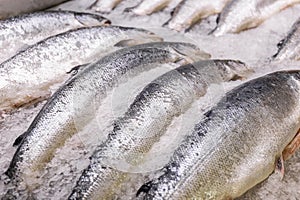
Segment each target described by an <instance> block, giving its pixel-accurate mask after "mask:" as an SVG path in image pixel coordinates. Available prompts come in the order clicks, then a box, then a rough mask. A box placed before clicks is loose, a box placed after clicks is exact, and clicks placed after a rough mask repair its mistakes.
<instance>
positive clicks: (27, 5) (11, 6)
mask: <svg viewBox="0 0 300 200" xmlns="http://www.w3.org/2000/svg"><path fill="white" fill-rule="evenodd" d="M65 1H67V0H41V1H32V0H24V1H22V4H20V1H18V0H1V1H0V19H6V18H8V17H11V16H16V15H20V14H23V13H31V12H34V11H39V10H43V9H46V8H49V7H52V6H55V5H58V4H60V3H63V2H65Z"/></svg>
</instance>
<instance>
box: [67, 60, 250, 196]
mask: <svg viewBox="0 0 300 200" xmlns="http://www.w3.org/2000/svg"><path fill="white" fill-rule="evenodd" d="M248 71H249V70H248V69H247V68H246V66H245V65H244V63H242V62H240V61H233V60H208V61H199V62H196V63H193V64H188V65H184V66H181V67H178V68H176V69H174V70H171V71H169V72H167V73H165V74H164V75H162V76H160V77H158V78H157V79H155V80H154V81H152V82H151V83H150V84H148V85H147V86H146V87H145V88H144V89H143V90H142V92H141V93H140V94H139V95H138V96H137V97H136V98H135V100H134V102H133V103H132V104H131V105H130V107H129V109H128V110H127V111H126V113H125V114H124V116H122V117H120V118H119V119H118V120H116V121H115V122H114V128H113V131H112V132H111V133H109V135H108V139H107V140H106V141H105V142H104V143H102V145H99V146H98V147H97V149H96V151H95V152H94V154H93V155H92V157H91V164H90V165H89V167H88V168H87V169H86V170H84V172H83V174H82V176H81V177H80V179H79V181H78V182H77V184H76V186H75V188H74V189H73V192H72V194H71V196H70V197H69V199H97V197H98V198H99V197H101V198H103V199H110V198H109V197H108V196H109V195H111V194H112V193H113V192H114V191H116V188H117V186H118V184H119V183H120V182H121V181H122V180H123V179H125V177H126V173H125V172H121V171H119V170H117V168H113V167H112V166H110V165H109V164H107V163H106V162H105V161H104V159H107V158H108V159H112V160H116V161H117V162H118V163H120V161H121V160H124V159H125V162H126V163H129V165H130V167H134V166H135V165H137V164H138V163H139V162H140V161H141V160H142V156H143V155H144V154H145V153H147V152H148V151H149V150H150V148H151V146H152V145H153V144H154V143H155V142H156V141H157V140H158V139H159V137H160V136H161V135H162V134H163V132H164V131H165V129H166V128H167V126H168V125H169V124H170V123H171V121H172V119H173V118H174V117H175V116H178V115H180V113H182V112H184V111H186V110H187V108H188V107H189V106H190V105H191V104H192V102H193V101H194V100H196V99H197V98H199V97H200V96H203V95H204V94H205V93H206V89H207V87H208V85H209V84H211V83H220V82H224V81H229V80H232V79H236V78H238V77H241V76H244V75H245V74H246V72H248ZM125 162H121V163H125Z"/></svg>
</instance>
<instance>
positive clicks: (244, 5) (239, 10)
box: [212, 0, 300, 36]
mask: <svg viewBox="0 0 300 200" xmlns="http://www.w3.org/2000/svg"><path fill="white" fill-rule="evenodd" d="M299 2H300V1H299V0H287V1H281V0H251V1H248V0H232V1H230V2H229V3H227V4H226V6H225V7H224V9H223V10H222V12H221V14H220V16H219V19H218V20H217V26H216V28H215V29H214V30H213V31H212V34H213V35H215V36H221V35H224V34H226V33H239V32H241V31H243V30H246V29H250V28H255V27H256V26H258V25H260V24H261V23H262V22H263V21H265V20H266V19H268V18H269V17H270V16H272V15H274V14H276V13H277V12H279V11H281V10H283V9H284V8H286V7H289V6H292V5H294V4H297V3H299Z"/></svg>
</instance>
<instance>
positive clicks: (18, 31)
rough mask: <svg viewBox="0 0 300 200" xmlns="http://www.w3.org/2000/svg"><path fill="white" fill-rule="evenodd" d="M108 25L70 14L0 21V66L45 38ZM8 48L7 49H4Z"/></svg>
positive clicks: (48, 13)
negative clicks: (79, 29)
mask: <svg viewBox="0 0 300 200" xmlns="http://www.w3.org/2000/svg"><path fill="white" fill-rule="evenodd" d="M105 24H110V21H109V20H108V19H106V18H104V17H102V16H100V15H95V14H89V13H80V12H72V11H44V12H35V13H31V14H25V15H21V16H18V17H13V18H9V19H6V20H2V21H0V49H5V51H1V52H0V63H2V62H3V61H5V60H7V59H8V58H10V57H12V56H13V55H15V54H16V53H17V52H18V51H20V50H22V49H24V48H25V47H28V46H29V45H33V44H35V43H37V42H39V41H41V40H43V39H45V38H48V37H50V36H53V35H57V34H59V33H63V32H66V31H68V30H71V29H75V28H80V27H89V26H96V25H105ZM7 47H9V48H7Z"/></svg>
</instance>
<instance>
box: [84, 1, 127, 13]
mask: <svg viewBox="0 0 300 200" xmlns="http://www.w3.org/2000/svg"><path fill="white" fill-rule="evenodd" d="M121 1H122V0H97V1H95V3H93V4H92V5H91V6H90V8H91V9H92V10H95V11H97V12H101V13H110V12H111V11H112V10H113V9H114V8H115V7H116V6H117V5H118V4H119V3H121Z"/></svg>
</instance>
